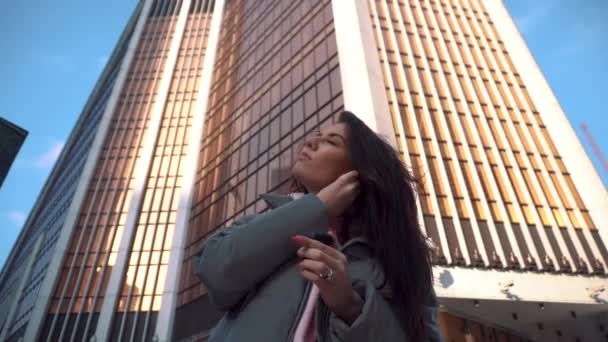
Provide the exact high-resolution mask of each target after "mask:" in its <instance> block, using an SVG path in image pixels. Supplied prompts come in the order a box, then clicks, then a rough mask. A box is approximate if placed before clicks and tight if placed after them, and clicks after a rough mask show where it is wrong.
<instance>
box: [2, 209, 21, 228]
mask: <svg viewBox="0 0 608 342" xmlns="http://www.w3.org/2000/svg"><path fill="white" fill-rule="evenodd" d="M6 216H8V219H9V220H10V221H11V222H12V223H13V224H14V225H16V226H19V227H21V226H22V225H23V223H25V213H24V212H22V211H19V210H12V211H9V212H8V213H7V215H6Z"/></svg>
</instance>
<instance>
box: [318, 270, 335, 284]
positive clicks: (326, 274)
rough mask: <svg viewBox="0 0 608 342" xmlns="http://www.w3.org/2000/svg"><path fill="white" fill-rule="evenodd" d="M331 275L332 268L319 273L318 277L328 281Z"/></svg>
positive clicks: (332, 273) (332, 272)
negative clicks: (326, 271)
mask: <svg viewBox="0 0 608 342" xmlns="http://www.w3.org/2000/svg"><path fill="white" fill-rule="evenodd" d="M333 275H334V270H332V269H331V268H330V269H329V272H328V273H321V274H319V277H320V278H321V279H325V280H327V281H329V280H331V278H332V277H333Z"/></svg>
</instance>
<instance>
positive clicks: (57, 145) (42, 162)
mask: <svg viewBox="0 0 608 342" xmlns="http://www.w3.org/2000/svg"><path fill="white" fill-rule="evenodd" d="M63 145H64V142H63V141H54V142H53V143H52V144H51V145H50V146H49V149H48V150H46V152H44V153H43V154H42V155H40V156H39V157H38V158H36V159H35V160H34V166H35V167H37V168H39V169H48V168H50V167H51V166H53V164H54V163H55V161H56V160H57V157H59V154H60V153H61V150H62V149H63Z"/></svg>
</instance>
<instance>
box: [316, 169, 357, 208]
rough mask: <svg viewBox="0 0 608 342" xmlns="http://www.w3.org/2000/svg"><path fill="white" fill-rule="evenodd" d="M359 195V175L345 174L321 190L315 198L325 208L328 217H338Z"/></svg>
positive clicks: (355, 173)
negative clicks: (317, 198)
mask: <svg viewBox="0 0 608 342" xmlns="http://www.w3.org/2000/svg"><path fill="white" fill-rule="evenodd" d="M357 195H359V173H358V172H357V171H350V172H347V173H345V174H343V175H341V176H340V177H338V179H336V180H335V181H333V182H332V183H331V184H329V185H328V186H326V187H325V188H323V189H322V190H321V191H319V193H318V194H317V197H319V199H320V200H321V202H323V203H324V204H325V206H327V211H328V214H329V217H338V216H340V215H342V213H343V212H344V211H345V210H346V209H348V208H349V207H350V206H351V205H352V204H353V202H354V201H355V198H357Z"/></svg>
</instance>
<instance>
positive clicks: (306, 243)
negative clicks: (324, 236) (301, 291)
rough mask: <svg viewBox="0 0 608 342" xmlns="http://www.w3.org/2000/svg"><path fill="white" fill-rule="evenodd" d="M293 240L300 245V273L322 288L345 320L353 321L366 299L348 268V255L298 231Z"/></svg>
mask: <svg viewBox="0 0 608 342" xmlns="http://www.w3.org/2000/svg"><path fill="white" fill-rule="evenodd" d="M292 240H293V241H294V242H295V243H296V244H298V245H299V246H302V247H301V248H300V249H298V256H300V257H301V258H302V259H303V260H302V261H301V262H300V274H301V275H302V276H303V277H304V278H306V279H308V280H310V281H311V282H313V283H314V284H315V285H317V287H318V288H319V294H320V295H321V298H323V301H324V302H325V304H326V305H327V306H328V307H329V309H330V310H331V311H332V312H333V313H334V314H336V315H337V316H338V317H340V318H341V319H342V320H343V321H344V322H346V323H348V324H352V323H353V322H354V321H355V320H356V319H357V317H358V316H359V315H360V314H361V310H362V308H363V300H362V299H361V297H360V296H359V295H358V294H357V293H356V292H355V291H354V289H353V288H352V285H351V280H350V276H349V275H348V271H347V269H346V256H345V255H344V254H343V253H342V252H340V251H339V250H337V249H336V248H334V247H331V246H328V245H325V244H323V243H321V242H319V241H317V240H313V239H311V238H308V237H305V236H301V235H297V236H294V237H293V238H292Z"/></svg>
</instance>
